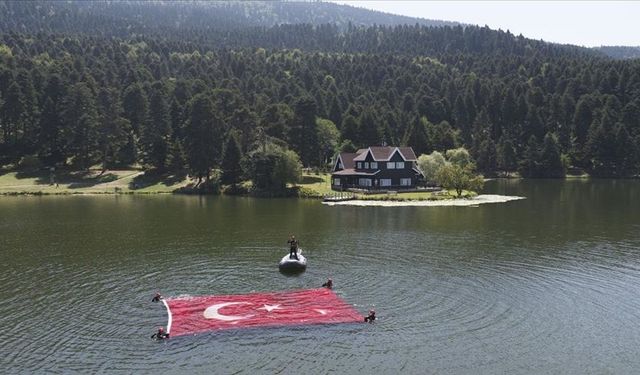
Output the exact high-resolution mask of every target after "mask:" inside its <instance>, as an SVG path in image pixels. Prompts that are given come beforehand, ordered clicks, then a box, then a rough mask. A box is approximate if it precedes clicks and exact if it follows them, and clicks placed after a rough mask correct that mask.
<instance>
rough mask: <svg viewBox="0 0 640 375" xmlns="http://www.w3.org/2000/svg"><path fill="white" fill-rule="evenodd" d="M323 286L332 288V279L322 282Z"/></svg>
mask: <svg viewBox="0 0 640 375" xmlns="http://www.w3.org/2000/svg"><path fill="white" fill-rule="evenodd" d="M322 287H323V288H327V289H332V288H333V280H331V279H329V280H327V282H326V283H324V284H322Z"/></svg>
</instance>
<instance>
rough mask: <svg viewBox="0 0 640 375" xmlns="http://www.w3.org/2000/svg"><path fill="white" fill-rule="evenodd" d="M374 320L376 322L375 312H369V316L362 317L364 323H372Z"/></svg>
mask: <svg viewBox="0 0 640 375" xmlns="http://www.w3.org/2000/svg"><path fill="white" fill-rule="evenodd" d="M374 320H376V312H375V311H373V310H369V315H368V316H365V317H364V321H365V322H369V323H373V321H374Z"/></svg>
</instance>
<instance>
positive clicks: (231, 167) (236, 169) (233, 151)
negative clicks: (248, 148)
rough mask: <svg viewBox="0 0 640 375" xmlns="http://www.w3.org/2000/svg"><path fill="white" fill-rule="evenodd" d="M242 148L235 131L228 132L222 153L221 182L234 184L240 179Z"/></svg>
mask: <svg viewBox="0 0 640 375" xmlns="http://www.w3.org/2000/svg"><path fill="white" fill-rule="evenodd" d="M241 159H242V149H241V148H240V141H239V140H238V135H237V134H236V132H235V131H231V132H229V135H228V136H227V141H226V143H225V146H224V153H223V155H222V164H221V166H220V167H221V169H222V179H221V182H222V183H223V184H236V183H238V182H240V181H241V179H242V167H241V165H240V161H241Z"/></svg>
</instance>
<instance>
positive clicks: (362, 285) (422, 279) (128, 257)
mask: <svg viewBox="0 0 640 375" xmlns="http://www.w3.org/2000/svg"><path fill="white" fill-rule="evenodd" d="M485 192H488V193H498V194H507V195H520V196H525V197H527V199H526V200H521V201H514V202H509V203H504V204H495V205H482V206H479V207H404V208H383V207H346V206H335V207H327V206H324V205H322V204H320V203H319V202H317V201H310V200H309V201H305V200H286V199H283V200H263V199H249V198H228V197H192V196H164V195H162V196H93V197H90V196H72V197H0V263H1V264H2V272H0V301H1V302H2V303H1V304H0V325H1V327H2V335H1V337H2V343H1V344H0V372H3V373H11V374H13V373H34V372H45V371H47V372H53V373H74V372H81V373H126V374H128V373H151V372H158V371H167V373H206V374H210V373H250V374H253V373H269V374H271V373H291V374H293V373H296V374H314V373H329V372H335V373H358V374H395V373H416V374H423V373H456V374H458V373H460V374H478V373H482V374H495V373H508V374H514V373H528V374H540V373H553V374H558V373H563V374H567V373H569V374H585V373H596V374H601V373H615V374H629V373H637V372H638V371H639V369H640V355H639V354H640V349H639V348H640V181H621V180H595V181H567V182H564V181H492V182H490V183H489V184H488V185H487V188H486V189H485ZM289 233H295V234H296V236H297V237H299V238H300V241H301V246H302V247H303V248H304V249H305V254H306V255H307V257H308V259H309V268H308V270H307V272H305V273H304V274H302V275H300V276H298V277H286V276H283V275H281V274H280V273H279V272H278V269H277V262H278V260H279V259H280V258H281V257H282V256H283V255H284V254H285V252H286V248H285V246H286V240H287V236H288V235H289ZM327 277H332V278H333V280H334V283H335V286H336V288H335V290H336V292H337V293H338V294H339V295H340V296H341V297H342V298H344V299H345V300H346V301H348V302H349V303H352V304H354V305H355V306H356V308H357V309H358V310H359V311H361V312H362V313H363V314H365V313H366V311H368V310H369V308H370V307H372V306H375V309H376V312H377V315H378V316H379V320H378V321H376V323H375V324H372V325H370V324H355V325H354V324H347V325H332V326H307V327H288V328H267V329H249V330H235V331H226V332H221V333H220V332H219V333H211V334H201V335H198V336H195V337H178V338H172V339H170V340H168V341H166V342H154V341H151V340H150V339H149V336H150V335H151V334H152V333H153V332H154V330H155V329H156V327H158V326H160V325H165V324H166V313H165V310H164V308H163V307H162V305H160V304H153V303H151V302H150V298H151V297H152V296H153V294H154V292H155V291H156V290H159V291H161V292H162V293H163V294H165V295H169V296H176V295H183V294H190V295H202V294H238V293H246V292H252V291H275V290H287V289H295V288H311V287H318V286H319V285H320V284H322V282H324V281H325V279H326V278H327Z"/></svg>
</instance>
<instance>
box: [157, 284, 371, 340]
mask: <svg viewBox="0 0 640 375" xmlns="http://www.w3.org/2000/svg"><path fill="white" fill-rule="evenodd" d="M164 303H165V306H166V307H167V311H168V312H169V323H168V324H167V332H168V333H171V335H172V336H179V335H185V334H191V333H197V332H204V331H210V330H218V329H228V328H241V327H263V326H283V325H302V324H328V323H347V322H362V321H363V319H362V316H361V315H360V314H359V313H358V312H357V311H356V310H355V309H354V308H353V307H351V306H350V305H348V304H347V303H345V302H344V301H343V300H341V299H340V297H338V296H337V295H336V294H335V293H333V292H332V291H331V290H329V289H326V288H320V289H308V290H296V291H290V292H275V293H252V294H239V295H227V296H224V295H223V296H201V297H183V298H167V299H165V300H164Z"/></svg>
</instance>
